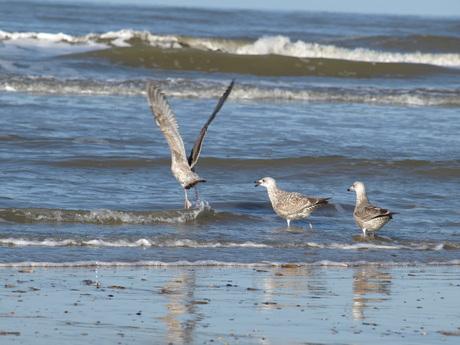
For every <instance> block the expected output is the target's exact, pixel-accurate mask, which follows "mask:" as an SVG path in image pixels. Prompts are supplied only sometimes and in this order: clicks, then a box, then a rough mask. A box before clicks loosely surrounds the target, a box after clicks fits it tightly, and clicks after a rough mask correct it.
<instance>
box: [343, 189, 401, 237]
mask: <svg viewBox="0 0 460 345" xmlns="http://www.w3.org/2000/svg"><path fill="white" fill-rule="evenodd" d="M347 190H348V191H355V192H356V206H355V210H354V212H353V217H354V218H355V222H356V224H358V226H359V227H360V228H361V230H362V231H363V234H364V236H366V231H369V232H372V233H373V232H374V231H378V230H380V229H381V228H382V227H383V226H384V225H385V224H386V223H388V221H389V220H390V219H393V215H394V214H398V213H397V212H390V211H388V210H386V209H384V208H380V207H378V206H372V205H371V203H370V202H369V199H368V198H367V194H366V188H365V187H364V183H362V182H360V181H356V182H355V183H353V186H351V187H350V188H348V189H347Z"/></svg>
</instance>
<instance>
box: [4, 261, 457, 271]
mask: <svg viewBox="0 0 460 345" xmlns="http://www.w3.org/2000/svg"><path fill="white" fill-rule="evenodd" d="M458 265H460V260H451V261H446V262H429V263H417V262H409V261H407V262H372V261H357V262H346V261H343V262H340V261H329V260H319V261H316V262H308V263H306V262H298V263H284V262H248V263H241V262H225V261H215V260H201V261H175V262H164V261H138V262H125V261H112V262H109V261H76V262H32V261H23V262H12V263H4V262H2V263H0V268H7V269H8V268H13V269H21V268H36V269H40V268H98V267H114V268H121V269H123V268H170V267H244V268H259V267H260V268H302V267H332V268H333V267H342V268H347V267H366V266H370V267H415V266H421V267H423V266H458Z"/></svg>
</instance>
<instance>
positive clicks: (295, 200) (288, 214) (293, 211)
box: [254, 177, 331, 228]
mask: <svg viewBox="0 0 460 345" xmlns="http://www.w3.org/2000/svg"><path fill="white" fill-rule="evenodd" d="M254 183H255V184H256V187H257V186H264V187H265V188H267V192H268V197H269V198H270V201H271V203H272V206H273V210H274V211H275V212H276V214H277V215H278V216H280V217H281V218H284V219H286V221H287V225H288V227H289V226H290V225H291V220H298V219H302V218H305V219H307V222H308V224H309V225H310V228H313V226H312V224H311V222H310V220H309V219H308V217H309V216H310V215H311V214H312V213H313V211H315V210H317V209H318V208H320V207H323V206H325V205H326V204H328V200H329V199H331V198H321V199H320V198H312V197H308V196H306V195H303V194H300V193H295V192H286V191H284V190H281V189H279V188H278V186H277V185H276V181H275V179H273V178H271V177H264V178H262V179H260V180H256V181H254Z"/></svg>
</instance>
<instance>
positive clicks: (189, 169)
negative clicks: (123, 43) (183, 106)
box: [147, 80, 235, 208]
mask: <svg viewBox="0 0 460 345" xmlns="http://www.w3.org/2000/svg"><path fill="white" fill-rule="evenodd" d="M234 82H235V81H234V80H232V82H231V83H230V85H229V86H228V87H227V90H225V92H224V94H223V95H222V96H221V97H220V99H219V102H218V103H217V106H216V108H215V109H214V111H213V112H212V114H211V116H210V117H209V119H208V121H207V122H206V124H205V125H204V126H203V128H202V129H201V132H200V134H199V135H198V138H197V139H196V141H195V144H194V145H193V148H192V151H191V152H190V155H189V156H188V157H187V155H186V153H185V146H184V142H183V140H182V137H181V135H180V133H179V125H178V124H177V120H176V117H175V116H174V113H173V111H172V110H171V107H170V105H169V103H168V100H167V99H166V96H165V94H164V93H163V91H162V90H161V88H160V87H159V86H158V85H156V84H155V83H154V82H153V81H148V82H147V99H148V102H149V105H150V109H151V110H152V113H153V116H154V117H155V121H156V123H157V125H158V127H160V129H161V131H162V132H163V135H164V137H165V139H166V141H167V142H168V145H169V148H170V149H171V171H172V173H173V175H174V177H175V178H176V180H177V181H178V182H179V183H180V185H181V186H182V187H183V188H184V192H185V208H190V206H191V205H192V203H191V202H190V201H189V200H188V196H187V190H188V189H190V188H192V187H194V188H195V192H196V198H197V200H198V191H197V190H196V185H197V184H198V183H200V182H206V180H205V179H203V178H201V177H200V176H198V174H197V173H195V171H194V166H195V164H196V162H197V161H198V157H199V156H200V152H201V147H202V145H203V139H204V136H205V135H206V131H207V130H208V126H209V124H210V123H211V122H212V120H214V117H215V116H216V114H217V113H218V112H219V110H220V108H222V106H223V105H224V103H225V101H226V100H227V98H228V96H229V95H230V92H231V91H232V88H233V84H234Z"/></svg>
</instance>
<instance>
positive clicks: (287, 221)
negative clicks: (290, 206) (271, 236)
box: [286, 219, 291, 228]
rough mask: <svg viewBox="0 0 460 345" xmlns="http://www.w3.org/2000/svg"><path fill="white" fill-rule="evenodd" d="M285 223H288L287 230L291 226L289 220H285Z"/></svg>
mask: <svg viewBox="0 0 460 345" xmlns="http://www.w3.org/2000/svg"><path fill="white" fill-rule="evenodd" d="M286 221H287V223H288V226H287V227H288V228H289V227H290V226H291V220H290V219H286Z"/></svg>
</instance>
